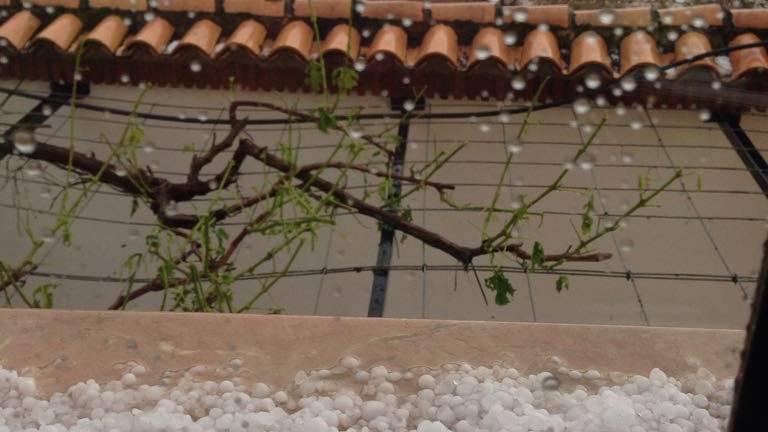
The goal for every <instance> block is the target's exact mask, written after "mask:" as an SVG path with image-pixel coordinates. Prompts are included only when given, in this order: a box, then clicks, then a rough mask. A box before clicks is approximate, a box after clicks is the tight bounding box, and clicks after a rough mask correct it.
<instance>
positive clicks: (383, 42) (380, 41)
mask: <svg viewBox="0 0 768 432" xmlns="http://www.w3.org/2000/svg"><path fill="white" fill-rule="evenodd" d="M407 49H408V35H407V34H406V33H405V30H403V29H402V28H400V27H397V26H391V25H385V26H384V27H382V28H381V29H380V30H379V31H378V32H377V33H376V36H375V37H374V38H373V42H371V45H370V46H369V47H368V58H369V59H370V58H371V57H373V56H375V55H376V53H380V52H386V53H389V54H392V55H394V56H395V57H397V58H398V59H399V60H400V61H401V62H403V63H405V59H406V57H405V56H406V53H407Z"/></svg>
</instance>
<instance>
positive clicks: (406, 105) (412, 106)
mask: <svg viewBox="0 0 768 432" xmlns="http://www.w3.org/2000/svg"><path fill="white" fill-rule="evenodd" d="M415 108H416V102H414V101H412V100H410V99H409V100H407V101H405V102H403V109H404V110H406V111H413V110H414V109H415Z"/></svg>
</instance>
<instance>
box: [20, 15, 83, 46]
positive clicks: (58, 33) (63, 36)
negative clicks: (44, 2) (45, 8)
mask: <svg viewBox="0 0 768 432" xmlns="http://www.w3.org/2000/svg"><path fill="white" fill-rule="evenodd" d="M82 28H83V22H82V21H80V19H79V18H77V17H76V16H74V15H72V14H70V13H66V14H63V15H59V16H58V17H57V18H56V19H55V20H53V22H52V23H50V24H49V25H48V27H46V28H44V29H43V31H41V32H40V33H38V35H37V36H35V38H34V39H33V40H32V41H33V42H35V41H38V40H46V41H49V42H51V43H53V44H54V45H56V46H57V47H59V48H60V49H62V50H64V51H66V50H67V49H69V47H70V46H71V45H72V42H74V41H75V38H76V37H77V35H78V34H79V33H80V30H81V29H82Z"/></svg>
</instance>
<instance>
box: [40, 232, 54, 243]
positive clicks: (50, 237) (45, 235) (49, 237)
mask: <svg viewBox="0 0 768 432" xmlns="http://www.w3.org/2000/svg"><path fill="white" fill-rule="evenodd" d="M40 238H42V239H43V241H44V242H46V243H53V241H54V240H55V239H56V235H55V233H54V232H53V230H52V229H50V228H46V229H44V230H43V232H42V233H41V234H40Z"/></svg>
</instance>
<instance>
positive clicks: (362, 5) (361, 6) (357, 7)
mask: <svg viewBox="0 0 768 432" xmlns="http://www.w3.org/2000/svg"><path fill="white" fill-rule="evenodd" d="M355 11H356V12H357V13H359V14H361V13H363V12H365V3H362V2H359V3H356V4H355Z"/></svg>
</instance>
